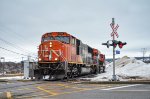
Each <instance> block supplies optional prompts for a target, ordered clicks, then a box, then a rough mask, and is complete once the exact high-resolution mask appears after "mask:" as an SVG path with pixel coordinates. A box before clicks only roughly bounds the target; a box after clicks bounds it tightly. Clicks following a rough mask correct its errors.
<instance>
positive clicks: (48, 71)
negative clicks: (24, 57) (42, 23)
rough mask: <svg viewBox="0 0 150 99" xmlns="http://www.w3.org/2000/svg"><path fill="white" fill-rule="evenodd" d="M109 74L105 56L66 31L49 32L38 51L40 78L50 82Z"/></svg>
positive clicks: (36, 74)
mask: <svg viewBox="0 0 150 99" xmlns="http://www.w3.org/2000/svg"><path fill="white" fill-rule="evenodd" d="M102 72H105V55H104V54H102V53H101V52H100V51H99V50H98V49H95V48H92V47H90V46H88V45H87V44H84V43H82V41H81V40H79V39H78V38H76V37H74V36H72V35H71V34H68V33H66V32H50V33H45V34H44V35H43V36H42V38H41V44H40V45H39V48H38V67H37V68H36V69H35V70H34V76H35V78H36V79H44V78H45V77H48V79H49V80H54V79H63V78H70V77H76V76H80V75H85V74H90V73H91V74H92V73H102Z"/></svg>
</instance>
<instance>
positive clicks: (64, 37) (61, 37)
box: [55, 36, 69, 43]
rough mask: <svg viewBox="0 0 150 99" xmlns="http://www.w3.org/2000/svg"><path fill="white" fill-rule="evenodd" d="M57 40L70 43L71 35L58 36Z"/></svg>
mask: <svg viewBox="0 0 150 99" xmlns="http://www.w3.org/2000/svg"><path fill="white" fill-rule="evenodd" d="M55 40H58V41H61V42H64V43H69V37H68V36H56V37H55Z"/></svg>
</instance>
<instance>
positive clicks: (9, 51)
mask: <svg viewBox="0 0 150 99" xmlns="http://www.w3.org/2000/svg"><path fill="white" fill-rule="evenodd" d="M0 49H3V50H6V51H8V52H11V53H14V54H18V55H22V56H29V55H26V54H22V53H18V52H15V51H12V50H9V49H6V48H3V47H0ZM31 57H33V56H31ZM33 58H36V57H33Z"/></svg>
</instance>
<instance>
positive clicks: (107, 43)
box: [102, 41, 112, 48]
mask: <svg viewBox="0 0 150 99" xmlns="http://www.w3.org/2000/svg"><path fill="white" fill-rule="evenodd" d="M102 45H106V46H107V48H109V46H112V44H109V41H107V42H106V43H102Z"/></svg>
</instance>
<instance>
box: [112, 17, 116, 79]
mask: <svg viewBox="0 0 150 99" xmlns="http://www.w3.org/2000/svg"><path fill="white" fill-rule="evenodd" d="M112 25H113V28H114V26H115V19H114V18H112ZM113 40H115V34H114V35H113ZM112 76H113V79H112V80H113V81H116V75H115V47H114V46H113V75H112Z"/></svg>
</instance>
